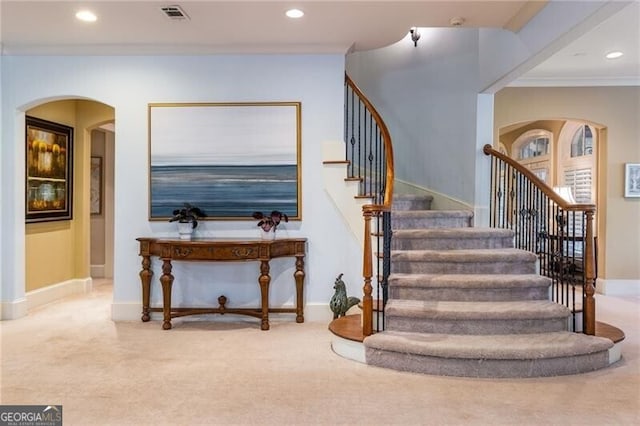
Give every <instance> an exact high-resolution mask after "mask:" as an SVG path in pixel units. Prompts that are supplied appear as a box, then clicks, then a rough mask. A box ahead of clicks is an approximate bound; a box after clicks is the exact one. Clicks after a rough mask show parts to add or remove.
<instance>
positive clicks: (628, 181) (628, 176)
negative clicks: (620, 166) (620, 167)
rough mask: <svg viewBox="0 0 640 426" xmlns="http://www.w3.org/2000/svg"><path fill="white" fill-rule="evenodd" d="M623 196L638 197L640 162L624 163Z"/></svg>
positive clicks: (639, 190) (639, 189) (639, 193)
mask: <svg viewBox="0 0 640 426" xmlns="http://www.w3.org/2000/svg"><path fill="white" fill-rule="evenodd" d="M624 196H625V197H640V163H627V164H625V165H624Z"/></svg>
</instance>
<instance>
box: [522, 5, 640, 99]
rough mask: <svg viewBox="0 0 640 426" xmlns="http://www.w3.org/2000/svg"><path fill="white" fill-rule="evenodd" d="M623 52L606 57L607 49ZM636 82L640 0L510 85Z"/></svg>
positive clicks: (639, 61) (638, 82)
mask: <svg viewBox="0 0 640 426" xmlns="http://www.w3.org/2000/svg"><path fill="white" fill-rule="evenodd" d="M615 50H619V51H621V52H624V55H623V56H622V57H620V58H618V59H606V58H605V55H606V54H607V53H608V52H611V51H615ZM611 85H615V86H639V85H640V1H637V0H636V1H633V2H630V4H629V5H628V6H626V7H624V8H623V9H622V10H620V11H619V12H618V13H616V14H614V15H613V16H611V17H610V18H608V19H607V20H605V21H604V22H602V23H601V24H599V25H597V26H595V27H594V28H593V29H591V30H590V31H589V32H587V33H586V34H585V35H583V36H582V37H580V38H578V39H576V40H574V41H573V42H571V43H569V44H568V45H567V46H565V47H563V48H562V49H561V50H559V51H558V52H556V53H554V54H553V56H551V57H550V58H548V59H546V60H545V61H544V62H542V63H541V64H539V65H538V66H536V67H535V68H533V69H532V70H530V71H528V72H527V73H526V74H524V75H522V76H521V77H520V78H519V79H518V80H516V81H515V82H513V83H511V84H510V86H611Z"/></svg>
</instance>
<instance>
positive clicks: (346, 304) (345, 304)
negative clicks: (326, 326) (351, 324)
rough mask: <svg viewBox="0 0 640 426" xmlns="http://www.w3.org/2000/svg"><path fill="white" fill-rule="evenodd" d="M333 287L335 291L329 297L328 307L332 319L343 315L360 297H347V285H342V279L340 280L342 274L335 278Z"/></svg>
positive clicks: (358, 301)
mask: <svg viewBox="0 0 640 426" xmlns="http://www.w3.org/2000/svg"><path fill="white" fill-rule="evenodd" d="M333 288H334V289H335V290H336V292H335V293H334V294H333V297H331V301H330V302H329V307H330V308H331V311H333V319H336V318H338V317H343V316H345V314H346V313H347V311H348V310H349V309H350V308H351V307H352V306H354V305H356V304H358V303H360V299H358V298H357V297H347V287H346V286H345V285H344V281H342V274H340V275H338V278H336V282H335V284H334V285H333Z"/></svg>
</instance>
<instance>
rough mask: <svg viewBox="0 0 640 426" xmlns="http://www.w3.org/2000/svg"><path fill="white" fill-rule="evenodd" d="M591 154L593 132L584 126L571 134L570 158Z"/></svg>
mask: <svg viewBox="0 0 640 426" xmlns="http://www.w3.org/2000/svg"><path fill="white" fill-rule="evenodd" d="M591 154H593V132H591V128H590V127H589V126H587V125H586V124H585V125H584V126H581V127H580V128H579V129H578V130H576V132H575V133H574V134H573V139H572V140H571V158H575V157H582V156H585V155H591Z"/></svg>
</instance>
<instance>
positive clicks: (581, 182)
mask: <svg viewBox="0 0 640 426" xmlns="http://www.w3.org/2000/svg"><path fill="white" fill-rule="evenodd" d="M592 180H593V179H592V174H591V167H583V168H572V169H569V168H567V169H565V170H564V184H565V185H566V186H569V187H571V190H572V192H573V198H575V199H576V202H578V203H580V204H589V203H591V202H592V200H591V186H592Z"/></svg>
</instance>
